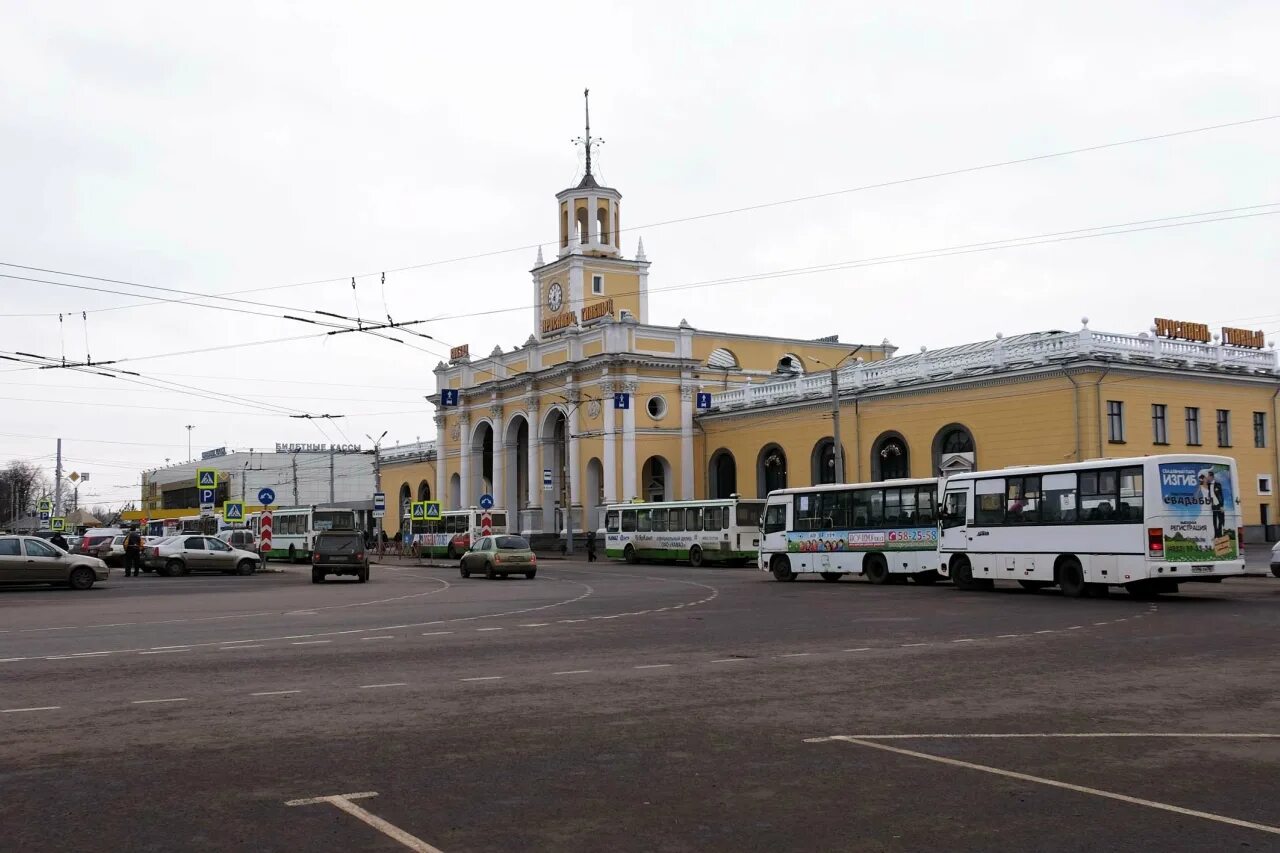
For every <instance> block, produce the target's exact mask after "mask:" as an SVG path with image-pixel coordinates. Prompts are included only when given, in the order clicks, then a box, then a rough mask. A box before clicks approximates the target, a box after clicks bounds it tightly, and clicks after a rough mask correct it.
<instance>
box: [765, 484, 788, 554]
mask: <svg viewBox="0 0 1280 853" xmlns="http://www.w3.org/2000/svg"><path fill="white" fill-rule="evenodd" d="M791 504H792V500H791V496H790V495H781V496H779V497H778V498H776V499H771V500H770V501H769V502H768V503H767V504H766V505H765V508H764V519H763V522H762V526H763V530H762V531H761V532H762V533H763V534H764V535H763V537H762V538H761V540H760V568H762V569H766V570H767V569H768V568H769V565H768V560H766V559H765V556H764V555H765V552H769V553H771V554H779V553H781V554H785V553H787V529H788V528H789V527H790V526H791V519H790V518H788V516H789V515H790V511H791Z"/></svg>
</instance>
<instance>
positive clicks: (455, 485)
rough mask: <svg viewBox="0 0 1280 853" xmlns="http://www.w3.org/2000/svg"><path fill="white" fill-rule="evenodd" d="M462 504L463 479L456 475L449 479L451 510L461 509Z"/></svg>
mask: <svg viewBox="0 0 1280 853" xmlns="http://www.w3.org/2000/svg"><path fill="white" fill-rule="evenodd" d="M461 503H462V477H460V476H458V475H457V474H454V475H453V476H452V477H450V478H449V508H450V509H460V508H461V507H459V506H458V505H459V504H461Z"/></svg>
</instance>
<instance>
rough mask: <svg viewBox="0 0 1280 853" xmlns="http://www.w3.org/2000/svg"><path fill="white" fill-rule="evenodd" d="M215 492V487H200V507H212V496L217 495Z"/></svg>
mask: <svg viewBox="0 0 1280 853" xmlns="http://www.w3.org/2000/svg"><path fill="white" fill-rule="evenodd" d="M217 494H218V490H217V489H201V490H200V509H213V502H214V498H216V497H217Z"/></svg>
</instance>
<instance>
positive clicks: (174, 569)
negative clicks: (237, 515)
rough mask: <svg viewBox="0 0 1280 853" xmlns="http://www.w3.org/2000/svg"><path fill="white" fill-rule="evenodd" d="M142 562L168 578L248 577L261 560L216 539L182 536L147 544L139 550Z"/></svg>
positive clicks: (190, 535)
mask: <svg viewBox="0 0 1280 853" xmlns="http://www.w3.org/2000/svg"><path fill="white" fill-rule="evenodd" d="M142 562H143V564H144V565H145V566H146V567H147V568H152V569H155V570H156V573H157V574H159V575H161V576H163V577H167V578H168V577H175V576H178V575H186V574H190V573H191V572H223V573H224V574H237V575H251V574H253V573H254V572H256V571H257V570H258V567H259V566H260V565H261V562H262V558H261V557H259V556H258V555H257V554H255V553H253V552H252V551H241V550H240V549H238V548H232V547H231V546H230V545H228V544H227V543H226V542H223V541H222V540H221V539H219V538H217V537H216V536H199V535H193V534H184V535H179V536H170V537H169V538H168V539H161V540H160V541H159V542H154V543H152V544H150V545H148V546H147V547H146V548H144V549H143V550H142Z"/></svg>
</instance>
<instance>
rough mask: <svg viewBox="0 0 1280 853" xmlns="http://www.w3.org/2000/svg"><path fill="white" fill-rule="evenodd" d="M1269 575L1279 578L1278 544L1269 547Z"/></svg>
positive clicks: (1279, 550)
mask: <svg viewBox="0 0 1280 853" xmlns="http://www.w3.org/2000/svg"><path fill="white" fill-rule="evenodd" d="M1271 574H1273V575H1275V576H1276V577H1278V578H1280V542H1277V543H1276V544H1275V545H1273V546H1272V547H1271Z"/></svg>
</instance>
